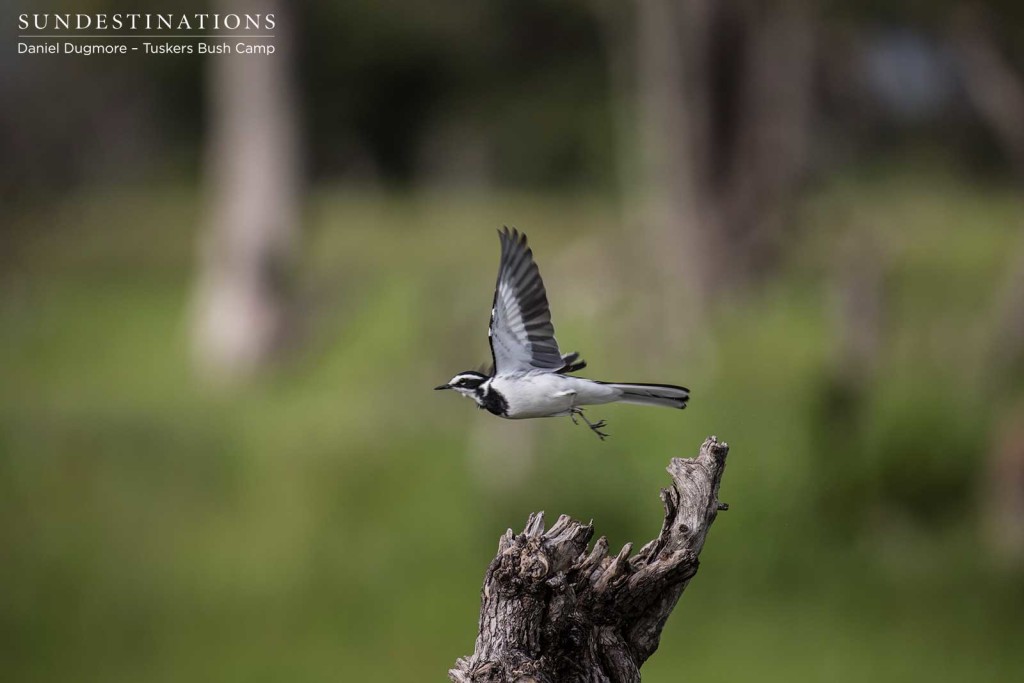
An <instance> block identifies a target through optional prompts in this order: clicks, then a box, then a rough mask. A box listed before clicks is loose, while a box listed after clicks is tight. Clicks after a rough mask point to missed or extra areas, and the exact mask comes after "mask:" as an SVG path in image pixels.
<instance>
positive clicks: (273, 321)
mask: <svg viewBox="0 0 1024 683" xmlns="http://www.w3.org/2000/svg"><path fill="white" fill-rule="evenodd" d="M286 9H287V7H286V3H284V2H282V1H281V0H251V1H247V0H215V1H214V3H213V10H214V11H217V12H221V13H229V12H233V13H242V12H250V13H254V12H262V13H274V15H275V17H276V19H277V22H276V23H277V26H276V28H275V29H274V34H275V36H276V37H275V38H274V39H268V40H267V41H266V42H268V43H270V44H273V45H275V47H276V48H277V51H276V52H275V54H273V55H269V56H266V55H234V54H232V55H218V56H211V57H208V58H207V61H206V66H207V69H208V73H207V78H208V83H207V89H208V92H207V101H208V103H209V104H208V128H207V140H206V151H205V154H206V159H205V164H206V174H207V183H208V192H209V198H208V201H209V206H208V215H207V219H206V220H207V225H206V230H205V232H204V234H203V236H202V245H201V247H202V253H201V264H200V272H199V280H198V287H197V294H196V302H195V312H194V313H195V319H194V330H193V332H194V343H195V351H196V356H197V360H198V364H199V365H200V368H201V370H202V371H204V372H209V373H213V374H215V375H217V376H219V377H220V378H221V379H227V380H231V379H238V378H241V377H244V376H246V375H248V374H250V373H252V372H253V371H255V370H256V369H258V368H259V367H261V366H262V365H264V364H265V363H266V361H267V360H268V359H270V358H271V357H272V355H273V353H274V351H275V350H277V349H278V348H279V345H280V343H281V342H282V340H283V338H284V334H285V332H286V328H287V324H288V310H289V296H288V283H289V279H290V271H291V262H292V256H293V251H294V245H295V241H296V239H297V236H298V233H299V218H300V186H301V178H300V167H301V162H300V151H299V145H300V141H299V122H298V103H297V93H296V88H295V83H294V77H295V75H294V71H293V69H294V54H293V45H292V40H291V38H292V36H291V34H290V29H291V21H290V17H289V16H288V15H289V13H288V12H287V11H286Z"/></svg>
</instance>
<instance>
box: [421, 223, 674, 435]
mask: <svg viewBox="0 0 1024 683" xmlns="http://www.w3.org/2000/svg"><path fill="white" fill-rule="evenodd" d="M498 234H499V236H500V237H501V263H500V265H499V267H498V284H497V287H496V288H495V291H494V305H493V306H492V308H491V327H490V330H489V331H488V334H487V336H488V337H489V339H490V344H491V357H492V358H493V360H494V365H493V367H492V369H491V373H490V375H486V374H484V373H482V372H476V371H474V370H467V371H465V372H460V373H459V374H457V375H455V376H454V377H452V378H451V380H450V381H449V382H448V383H447V384H442V385H441V386H439V387H434V388H435V389H437V390H441V389H454V390H455V391H457V392H459V393H460V394H462V395H463V396H468V397H469V398H472V399H473V400H474V401H476V403H477V405H478V406H479V407H480V408H481V409H486V410H487V411H488V412H491V413H493V414H495V415H497V416H499V417H505V418H509V419H513V420H518V419H523V418H529V417H560V416H564V415H568V416H569V417H571V418H572V421H573V422H574V423H576V416H579V417H580V418H582V419H583V421H584V422H586V423H587V425H588V426H589V427H590V428H591V429H592V430H593V431H594V433H595V434H597V435H598V436H599V437H601V439H602V440H603V439H604V438H605V437H606V436H608V435H607V434H605V433H604V432H602V431H601V428H602V427H604V426H605V424H606V422H605V421H604V420H600V421H598V422H591V421H590V420H588V419H587V418H586V417H585V416H584V415H583V409H582V408H581V407H580V406H587V405H597V404H601V403H615V402H622V403H635V404H638V405H645V406H665V407H668V408H685V407H686V402H687V401H688V400H689V398H690V391H689V390H688V389H686V388H684V387H677V386H673V385H671V384H619V383H617V382H598V381H596V380H592V379H584V378H582V377H573V376H571V375H570V374H569V373H572V372H576V371H577V370H582V369H583V368H584V367H586V365H587V364H586V362H585V361H583V360H580V355H579V354H578V353H569V354H566V355H564V356H563V355H562V354H561V352H559V350H558V342H556V341H555V328H554V326H553V325H552V324H551V312H550V311H549V310H548V298H547V295H546V294H545V292H544V282H543V281H542V280H541V278H540V271H539V270H538V269H537V264H536V263H534V262H533V252H532V251H531V250H530V248H529V247H528V246H527V245H526V235H523V234H520V233H519V232H517V231H516V230H511V231H510V230H509V229H508V228H507V227H506V228H505V229H504V230H502V231H500V232H499V233H498ZM577 424H578V423H577Z"/></svg>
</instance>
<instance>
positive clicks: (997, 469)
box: [952, 4, 1024, 566]
mask: <svg viewBox="0 0 1024 683" xmlns="http://www.w3.org/2000/svg"><path fill="white" fill-rule="evenodd" d="M992 21H993V19H992V18H991V17H990V16H988V15H987V14H986V13H985V11H984V9H983V8H981V7H979V6H977V5H974V4H963V5H961V6H960V7H958V8H957V9H956V11H955V12H954V14H953V21H952V38H953V46H954V48H955V50H956V52H957V56H958V58H959V62H960V67H961V69H962V72H963V77H962V80H963V82H964V84H965V86H966V88H967V95H968V97H969V98H970V100H971V102H972V103H973V105H974V108H975V109H976V110H977V112H978V115H979V117H980V118H981V120H982V121H983V122H985V124H986V125H987V126H988V127H989V129H990V130H991V131H992V134H993V136H994V138H995V139H996V141H997V142H998V143H999V144H1000V146H1001V147H1002V148H1003V151H1004V153H1005V155H1006V157H1007V159H1008V160H1009V161H1010V163H1011V164H1012V165H1013V167H1014V170H1015V171H1016V173H1017V177H1018V180H1019V181H1020V182H1021V183H1024V80H1022V78H1021V75H1020V74H1019V73H1018V72H1017V70H1016V69H1015V68H1014V66H1013V65H1012V64H1011V63H1010V61H1009V60H1008V59H1007V58H1006V57H1004V56H1003V54H1002V51H1001V50H1000V47H999V44H998V40H997V38H996V32H995V29H994V27H993V23H992ZM993 317H994V320H993V325H992V331H993V333H992V343H991V348H990V351H989V354H988V365H989V367H988V370H989V376H990V377H991V378H992V383H993V385H994V387H995V390H996V391H997V392H999V391H1000V389H1003V390H1006V389H1008V390H1009V392H1010V393H1011V394H1012V393H1013V392H1014V391H1016V386H1017V381H1018V378H1019V377H1020V372H1021V369H1022V367H1024V240H1022V241H1021V243H1020V247H1018V251H1017V255H1016V258H1015V259H1014V260H1012V261H1011V264H1010V268H1009V270H1008V272H1007V274H1006V278H1005V284H1004V285H1003V287H1002V289H1001V290H1000V293H999V296H998V298H997V301H996V305H995V310H994V316H993ZM1001 393H1002V392H1001ZM1013 398H1014V397H1012V396H1011V397H1010V400H1008V401H1007V400H1005V397H1004V399H1003V400H1002V401H1001V403H1003V405H1007V406H1008V407H1006V408H1004V410H1003V417H1002V418H1001V419H999V420H996V421H995V422H994V428H993V433H992V445H991V449H992V450H991V451H990V453H989V456H988V462H987V477H986V479H985V480H984V490H983V492H982V496H981V501H982V513H983V518H984V524H985V527H986V538H987V539H988V541H989V545H990V547H991V549H992V552H993V553H994V554H995V555H996V556H997V557H999V558H1000V559H1001V560H1003V561H1005V562H1007V563H1010V564H1013V565H1015V566H1021V565H1024V432H1022V430H1021V427H1020V425H1021V423H1022V421H1024V406H1022V404H1021V402H1020V400H1019V397H1016V400H1013Z"/></svg>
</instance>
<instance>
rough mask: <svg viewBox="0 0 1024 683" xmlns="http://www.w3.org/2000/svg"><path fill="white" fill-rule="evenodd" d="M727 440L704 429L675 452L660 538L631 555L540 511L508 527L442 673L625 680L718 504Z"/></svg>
mask: <svg viewBox="0 0 1024 683" xmlns="http://www.w3.org/2000/svg"><path fill="white" fill-rule="evenodd" d="M728 452H729V447H728V445H727V444H725V443H719V441H718V440H717V439H716V438H715V437H713V436H712V437H710V438H708V439H707V441H705V442H704V444H703V445H702V446H701V449H700V454H699V455H698V456H697V457H696V458H694V459H684V458H673V459H672V461H671V463H670V464H669V466H668V472H669V474H671V475H672V488H667V489H663V490H662V492H661V499H662V502H663V503H664V505H665V520H664V523H663V524H662V528H661V533H660V534H658V537H657V538H655V539H654V540H652V541H651V542H650V543H648V544H647V545H645V546H644V547H643V548H642V549H641V550H640V552H638V553H636V554H635V555H630V553H631V550H632V547H633V544H632V543H627V544H626V545H625V547H623V548H622V550H621V551H620V552H619V553H618V555H616V556H614V557H611V556H609V555H608V554H607V553H608V541H607V540H606V539H605V538H604V537H601V538H599V539H598V540H597V542H596V543H595V544H594V547H593V549H592V550H591V551H590V552H589V553H588V552H587V546H588V543H589V542H590V539H591V537H592V536H593V533H594V529H593V526H592V525H590V524H583V523H581V522H577V521H576V520H573V519H571V518H569V517H568V516H566V515H562V516H561V517H559V518H558V521H557V522H555V524H554V526H552V527H551V528H550V529H548V530H547V531H545V530H544V513H542V512H541V513H537V514H533V515H530V517H529V519H528V521H527V523H526V528H525V529H524V530H523V533H521V534H514V533H513V532H512V530H511V529H509V530H508V531H507V532H506V533H505V535H504V536H502V538H501V539H500V540H499V542H498V555H497V557H495V558H494V560H493V561H492V562H491V565H490V567H489V568H488V569H487V574H486V576H485V577H484V586H483V593H482V598H481V607H480V623H479V634H478V636H477V639H476V647H475V649H474V652H473V654H472V655H471V656H469V657H463V658H460V659H459V660H458V661H456V663H455V668H453V669H451V670H450V671H449V672H448V676H449V678H450V679H451V680H452V681H454V682H455V683H470V682H472V683H528V682H532V683H577V682H579V683H583V682H584V681H586V682H588V683H596V682H604V683H627V682H630V683H633V682H636V681H639V680H640V667H641V666H642V665H643V663H644V662H645V661H646V660H647V659H648V658H649V657H650V656H651V655H652V654H653V653H654V651H655V650H656V649H657V648H658V642H659V639H660V637H661V631H662V628H664V626H665V621H666V620H667V619H668V615H669V614H670V613H671V612H672V609H673V608H674V607H675V605H676V603H677V602H678V600H679V598H680V596H681V595H682V593H683V591H684V590H686V586H687V584H689V582H690V579H692V578H693V576H694V574H696V573H697V565H698V562H697V559H698V556H699V555H700V551H701V549H702V548H703V546H704V539H705V538H706V537H707V533H708V530H709V529H710V528H711V524H712V522H714V520H715V516H716V515H717V514H718V511H719V510H724V509H727V506H726V505H724V504H723V503H720V502H719V501H718V487H719V484H720V483H721V480H722V473H723V471H724V469H725V457H726V454H727V453H728Z"/></svg>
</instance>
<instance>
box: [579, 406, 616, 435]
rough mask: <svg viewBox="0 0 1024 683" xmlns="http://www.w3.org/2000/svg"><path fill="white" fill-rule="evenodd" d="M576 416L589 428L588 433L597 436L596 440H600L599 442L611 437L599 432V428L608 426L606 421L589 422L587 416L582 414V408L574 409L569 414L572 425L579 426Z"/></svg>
mask: <svg viewBox="0 0 1024 683" xmlns="http://www.w3.org/2000/svg"><path fill="white" fill-rule="evenodd" d="M577 415H579V416H580V417H581V418H582V419H583V421H584V422H585V423H586V424H587V426H588V427H590V431H592V432H594V433H595V434H597V438H599V439H601V441H604V440H605V439H607V438H608V437H609V436H611V435H610V434H607V433H605V432H602V431H601V428H602V427H604V426H606V425H607V424H608V421H607V420H598V421H597V422H591V421H590V420H588V419H587V416H586V415H584V414H583V409H582V408H574V409H573V410H572V412H571V413H569V417H570V418H572V423H573V424H574V425H579V422H578V421H577V420H576V416H577Z"/></svg>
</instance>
